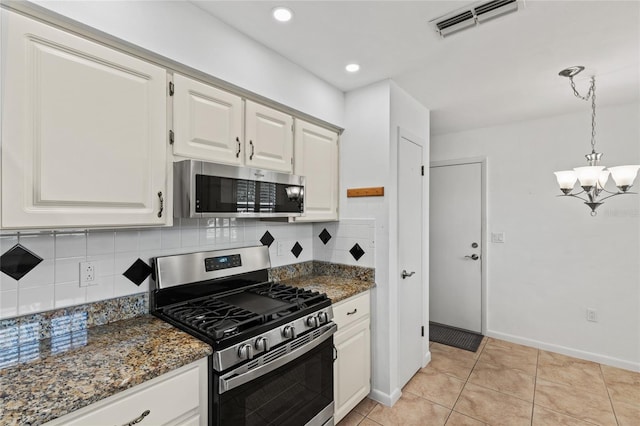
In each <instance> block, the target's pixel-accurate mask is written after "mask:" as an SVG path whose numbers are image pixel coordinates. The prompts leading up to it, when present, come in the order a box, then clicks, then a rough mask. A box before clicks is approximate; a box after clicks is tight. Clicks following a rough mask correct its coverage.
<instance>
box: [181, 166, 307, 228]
mask: <svg viewBox="0 0 640 426" xmlns="http://www.w3.org/2000/svg"><path fill="white" fill-rule="evenodd" d="M173 183H174V184H173V199H174V208H173V213H174V217H190V218H199V217H245V218H258V217H295V216H302V215H303V214H304V184H305V178H304V177H302V176H295V175H290V174H285V173H278V172H274V171H270V170H258V169H251V168H246V167H236V166H227V165H224V164H215V163H208V162H204V161H196V160H184V161H180V162H176V163H174V169H173Z"/></svg>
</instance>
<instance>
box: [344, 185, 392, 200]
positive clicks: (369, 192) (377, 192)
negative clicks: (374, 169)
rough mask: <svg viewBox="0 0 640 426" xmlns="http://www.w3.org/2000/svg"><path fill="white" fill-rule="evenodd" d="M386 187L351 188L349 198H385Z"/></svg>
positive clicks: (348, 190) (348, 191)
mask: <svg viewBox="0 0 640 426" xmlns="http://www.w3.org/2000/svg"><path fill="white" fill-rule="evenodd" d="M383 196H384V186H376V187H372V188H351V189H347V197H348V198H351V197H383Z"/></svg>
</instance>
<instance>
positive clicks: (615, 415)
mask: <svg viewBox="0 0 640 426" xmlns="http://www.w3.org/2000/svg"><path fill="white" fill-rule="evenodd" d="M598 367H599V368H600V374H602V381H603V382H604V388H605V389H606V390H607V396H608V397H609V404H610V405H611V411H612V412H613V418H614V419H615V421H616V424H618V425H619V424H620V422H619V421H618V415H617V414H616V408H615V407H614V405H613V399H612V398H611V392H609V386H608V385H607V381H606V379H605V378H604V371H602V364H600V363H598Z"/></svg>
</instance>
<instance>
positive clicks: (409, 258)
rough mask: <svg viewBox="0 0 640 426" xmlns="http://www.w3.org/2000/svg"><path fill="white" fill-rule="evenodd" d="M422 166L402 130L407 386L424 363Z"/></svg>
mask: <svg viewBox="0 0 640 426" xmlns="http://www.w3.org/2000/svg"><path fill="white" fill-rule="evenodd" d="M421 169H422V147H421V146H420V145H417V144H415V143H414V142H412V141H410V140H409V139H407V138H406V137H404V136H403V135H402V134H401V135H400V138H399V144H398V222H399V223H398V277H397V280H398V303H399V305H398V348H399V350H398V385H399V387H402V386H404V385H405V384H406V383H407V382H408V381H409V379H411V377H413V375H414V374H415V373H416V371H418V370H419V369H420V367H421V366H422V355H421V352H422V339H423V337H422V333H421V332H422V325H423V324H422V309H423V294H422V217H423V215H422V191H423V188H422V180H423V177H422V170H421ZM403 272H404V274H403ZM403 276H404V278H403Z"/></svg>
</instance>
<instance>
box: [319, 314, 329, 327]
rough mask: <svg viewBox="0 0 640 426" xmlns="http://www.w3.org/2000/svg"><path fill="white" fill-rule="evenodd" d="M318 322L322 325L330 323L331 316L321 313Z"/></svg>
mask: <svg viewBox="0 0 640 426" xmlns="http://www.w3.org/2000/svg"><path fill="white" fill-rule="evenodd" d="M318 322H319V323H320V324H324V323H326V322H329V316H328V315H327V313H326V312H320V313H318Z"/></svg>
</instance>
